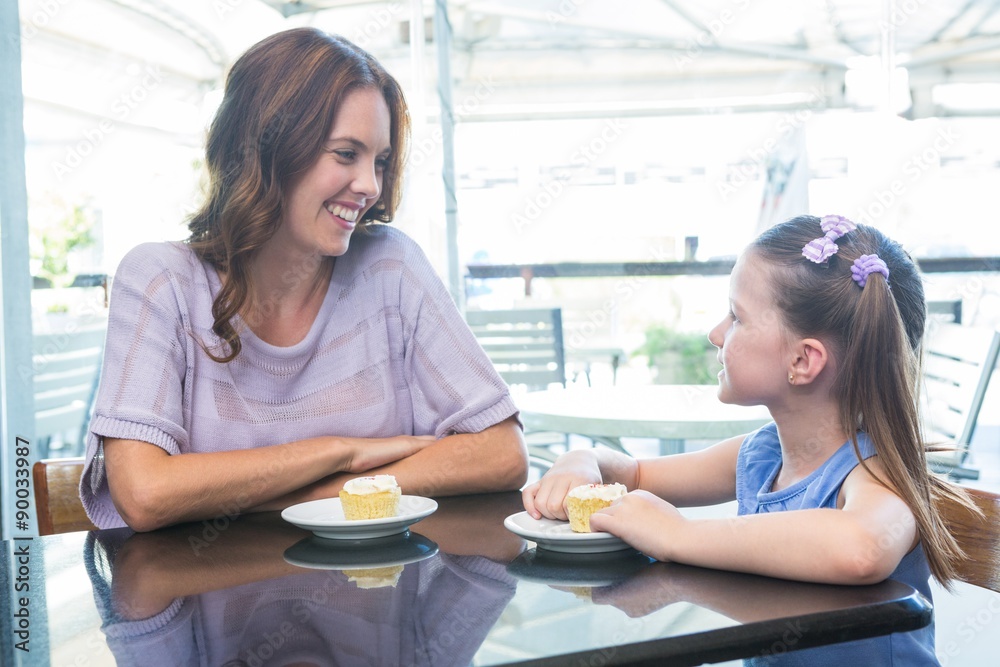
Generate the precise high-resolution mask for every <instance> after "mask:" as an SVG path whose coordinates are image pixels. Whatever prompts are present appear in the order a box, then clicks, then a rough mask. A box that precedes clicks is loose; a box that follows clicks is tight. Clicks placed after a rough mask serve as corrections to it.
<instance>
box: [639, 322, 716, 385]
mask: <svg viewBox="0 0 1000 667" xmlns="http://www.w3.org/2000/svg"><path fill="white" fill-rule="evenodd" d="M636 353H637V354H642V355H645V356H646V358H647V359H648V363H649V366H650V368H656V369H657V371H658V379H659V381H662V382H669V383H671V384H713V383H715V381H716V376H717V374H718V371H719V365H718V363H716V362H715V346H714V345H712V344H711V343H710V342H708V336H707V335H705V334H702V333H689V332H683V331H675V330H674V329H670V328H668V327H666V326H664V325H662V324H654V325H652V326H650V327H649V328H647V329H646V341H645V342H644V343H643V344H642V346H641V347H639V348H638V349H637V350H636Z"/></svg>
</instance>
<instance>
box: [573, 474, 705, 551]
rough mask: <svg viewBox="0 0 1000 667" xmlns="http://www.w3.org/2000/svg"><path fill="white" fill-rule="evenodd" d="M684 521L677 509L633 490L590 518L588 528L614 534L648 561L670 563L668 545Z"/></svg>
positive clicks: (675, 537)
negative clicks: (651, 559)
mask: <svg viewBox="0 0 1000 667" xmlns="http://www.w3.org/2000/svg"><path fill="white" fill-rule="evenodd" d="M686 521H687V520H686V519H685V518H684V517H683V515H681V513H680V512H679V511H677V508H676V507H674V506H673V505H671V504H670V503H668V502H667V501H666V500H663V499H662V498H660V497H659V496H655V495H653V494H652V493H649V492H648V491H632V492H631V493H628V494H626V495H625V496H624V497H622V498H621V499H620V500H618V501H617V502H615V503H614V504H612V505H611V507H607V508H605V509H603V510H599V511H597V512H595V513H593V514H591V515H590V528H591V529H592V530H594V531H603V532H607V533H611V534H612V535H617V536H618V537H620V538H621V539H622V540H624V541H625V542H627V543H628V544H629V545H631V546H633V547H635V548H636V549H638V550H639V551H641V552H642V553H644V554H646V555H647V556H649V557H651V558H655V559H656V560H661V561H670V560H671V558H670V556H669V550H668V546H669V545H671V544H673V543H674V542H676V541H677V540H678V539H679V537H680V535H679V533H680V532H681V529H682V528H683V526H684V523H685V522H686Z"/></svg>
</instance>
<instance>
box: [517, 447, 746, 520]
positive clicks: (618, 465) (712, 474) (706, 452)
mask: <svg viewBox="0 0 1000 667" xmlns="http://www.w3.org/2000/svg"><path fill="white" fill-rule="evenodd" d="M745 437H746V436H745V435H741V436H737V437H735V438H730V439H728V440H723V441H722V442H720V443H718V444H716V445H713V446H711V447H709V448H707V449H703V450H701V451H698V452H690V453H687V454H674V455H671V456H661V457H658V458H653V459H643V460H638V459H636V458H634V457H631V456H629V455H627V454H623V453H622V452H616V451H614V450H611V449H607V448H605V447H594V448H593V449H578V450H574V451H572V452H567V453H565V454H563V455H562V456H560V457H559V458H558V459H557V460H556V462H555V464H553V466H552V468H551V469H550V470H549V471H548V472H546V473H545V475H544V476H543V477H542V479H541V480H539V481H538V482H535V483H534V484H531V485H529V486H527V487H525V489H524V491H523V492H522V499H523V501H524V508H525V509H526V510H527V511H528V514H530V515H531V516H533V517H534V518H536V519H540V518H541V517H543V516H544V517H546V518H549V519H558V520H560V521H566V520H568V517H567V515H566V505H565V501H566V494H568V493H569V492H570V490H571V489H573V488H574V487H577V486H580V485H581V484H595V483H605V484H612V483H615V482H617V483H619V484H624V485H625V487H626V488H627V489H628V490H629V491H633V490H636V489H644V490H647V491H651V492H653V493H655V494H656V495H658V496H661V497H663V498H666V499H668V500H669V501H670V502H672V503H674V504H676V505H681V506H686V505H710V504H715V503H721V502H725V501H727V500H732V499H733V498H735V497H736V456H737V454H738V453H739V449H740V445H741V444H742V443H743V439H744V438H745Z"/></svg>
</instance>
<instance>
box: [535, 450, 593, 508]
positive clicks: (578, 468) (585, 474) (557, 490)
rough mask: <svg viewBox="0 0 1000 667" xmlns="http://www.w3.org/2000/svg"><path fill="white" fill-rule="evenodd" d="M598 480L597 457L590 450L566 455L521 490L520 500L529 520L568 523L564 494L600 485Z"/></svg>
mask: <svg viewBox="0 0 1000 667" xmlns="http://www.w3.org/2000/svg"><path fill="white" fill-rule="evenodd" d="M602 481H603V480H602V479H601V469H600V467H599V466H598V465H597V456H596V455H595V454H594V453H593V452H592V451H590V450H587V449H580V450H576V451H572V452H566V453H565V454H563V455H562V456H560V457H559V458H558V459H556V462H555V463H554V464H553V465H552V467H551V468H550V469H549V470H548V471H547V472H546V473H545V475H543V476H542V478H541V479H540V480H539V481H537V482H535V483H534V484H529V485H528V486H526V487H524V490H523V491H521V500H522V501H523V502H524V509H525V510H527V511H528V514H529V515H530V516H531V517H532V518H535V519H541V518H542V517H545V518H547V519H558V520H559V521H568V520H569V517H568V516H567V514H566V494H568V493H569V492H570V491H571V490H572V489H574V488H576V487H578V486H580V485H581V484H600V483H601V482H602Z"/></svg>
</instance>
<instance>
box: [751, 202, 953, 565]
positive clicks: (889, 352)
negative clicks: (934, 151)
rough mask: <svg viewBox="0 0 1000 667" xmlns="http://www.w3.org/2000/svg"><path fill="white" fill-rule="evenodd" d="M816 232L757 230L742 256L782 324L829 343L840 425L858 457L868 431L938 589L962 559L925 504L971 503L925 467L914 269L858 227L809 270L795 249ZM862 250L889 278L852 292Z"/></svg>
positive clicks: (798, 221)
mask: <svg viewBox="0 0 1000 667" xmlns="http://www.w3.org/2000/svg"><path fill="white" fill-rule="evenodd" d="M821 236H823V231H822V229H821V228H820V219H819V218H816V217H813V216H801V217H797V218H794V219H792V220H789V221H788V222H785V223H782V224H779V225H775V226H774V227H772V228H770V229H768V230H766V231H765V232H764V233H762V234H761V235H760V236H759V237H758V238H757V240H756V241H754V242H753V244H751V246H750V248H751V249H750V252H753V253H756V254H757V255H758V256H760V257H762V258H764V259H765V260H767V261H768V262H770V263H771V264H772V266H773V267H774V268H773V270H772V271H771V276H772V280H773V283H772V286H771V290H772V292H773V296H774V298H775V301H776V303H777V305H778V307H779V308H780V309H781V311H782V314H783V317H784V321H785V323H786V325H788V326H789V327H790V328H791V329H792V330H793V331H794V332H795V333H797V334H799V335H801V336H808V337H814V338H819V339H821V340H823V341H824V342H826V343H827V344H828V345H831V346H832V348H833V353H834V355H835V356H836V358H837V360H838V367H839V371H838V377H837V380H836V383H835V388H834V391H835V392H836V395H837V399H838V402H839V404H840V410H841V417H840V421H841V426H842V428H843V429H844V431H845V432H846V433H850V434H852V436H851V437H852V441H853V444H854V450H855V453H856V454H857V455H858V458H859V460H860V459H861V454H860V451H859V449H858V443H857V431H858V430H863V431H865V432H866V433H867V434H868V436H869V438H870V439H871V441H872V444H873V445H874V447H875V451H876V452H877V454H878V457H879V460H880V461H881V463H882V466H883V468H884V470H885V475H886V477H888V483H889V484H891V485H892V487H893V488H895V489H896V491H897V493H898V494H899V495H900V496H901V497H902V499H903V500H904V501H905V502H906V504H907V505H908V506H909V507H910V510H911V511H912V512H913V516H914V518H915V519H916V526H917V532H918V533H919V536H920V540H921V541H922V543H923V547H924V553H925V554H926V556H927V562H928V564H929V566H930V569H931V572H932V573H933V574H934V576H935V577H936V578H937V579H938V580H939V581H940V582H942V583H945V584H946V583H947V582H948V581H950V580H951V579H953V578H954V576H955V563H956V562H957V560H958V559H960V558H961V557H962V556H963V554H962V550H961V548H960V547H959V546H958V544H957V543H956V542H955V539H954V538H953V537H952V535H951V533H950V532H949V531H948V528H947V526H946V525H945V524H944V522H943V520H942V518H941V516H940V515H939V514H938V512H937V511H936V509H935V508H936V505H937V504H938V502H939V500H941V499H943V498H951V499H954V500H958V501H959V502H962V503H963V504H966V505H968V506H970V507H971V502H970V501H969V500H968V497H967V496H966V495H965V493H964V492H963V491H962V490H961V489H959V488H958V487H955V486H954V485H952V484H949V483H948V482H946V481H945V480H943V479H941V478H939V477H937V476H935V475H933V474H931V473H930V471H929V470H928V468H927V459H926V447H925V443H924V439H923V437H922V434H921V423H920V412H919V394H920V373H921V343H922V340H923V335H924V325H925V321H926V317H927V315H926V313H927V311H926V305H925V302H924V288H923V282H922V279H921V277H920V272H919V270H918V268H917V265H916V263H915V262H914V261H913V259H912V258H911V257H910V256H909V254H907V253H906V251H905V250H903V248H902V247H901V246H900V245H899V244H898V243H896V242H895V241H892V240H891V239H889V238H888V237H886V236H885V235H884V234H882V233H881V232H880V231H878V230H877V229H875V228H874V227H869V226H866V225H858V228H857V229H856V230H854V231H851V232H848V233H847V234H846V235H844V236H842V237H841V238H839V239H837V241H836V243H837V245H838V247H839V249H838V251H837V253H836V254H834V255H833V256H831V257H830V259H829V260H827V261H826V262H824V263H820V264H816V263H814V262H811V261H809V260H808V259H806V258H805V257H803V255H802V248H803V246H805V245H806V244H807V243H809V242H810V241H812V240H813V239H815V238H817V237H821ZM871 254H876V255H878V256H879V257H880V258H881V259H882V260H883V261H884V262H885V263H886V265H887V266H888V268H889V278H888V280H886V279H885V278H884V277H883V276H882V274H879V273H873V274H871V275H870V276H868V279H867V283H866V284H865V287H864V288H859V287H858V284H857V283H856V282H855V281H854V280H853V279H852V277H851V266H852V265H853V263H854V260H856V259H857V258H858V257H860V256H861V255H871ZM861 465H863V466H864V465H865V464H864V461H861ZM865 468H866V469H868V468H867V466H865ZM869 472H871V471H870V470H869ZM873 476H874V475H873ZM876 478H877V476H876ZM880 481H881V480H880Z"/></svg>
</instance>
